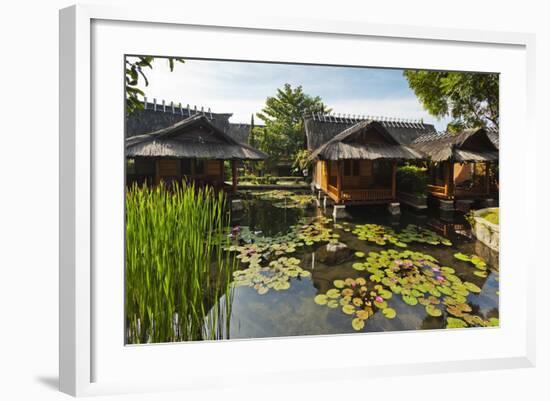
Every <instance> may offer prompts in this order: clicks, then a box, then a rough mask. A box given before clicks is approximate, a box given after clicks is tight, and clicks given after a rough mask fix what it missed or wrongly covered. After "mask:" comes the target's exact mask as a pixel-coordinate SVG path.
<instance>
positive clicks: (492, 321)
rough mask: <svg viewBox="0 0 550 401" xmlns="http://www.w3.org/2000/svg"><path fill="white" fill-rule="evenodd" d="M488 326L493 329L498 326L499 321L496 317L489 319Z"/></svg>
mask: <svg viewBox="0 0 550 401" xmlns="http://www.w3.org/2000/svg"><path fill="white" fill-rule="evenodd" d="M489 325H490V326H493V327H496V326H500V321H499V319H498V318H497V317H492V318H490V319H489Z"/></svg>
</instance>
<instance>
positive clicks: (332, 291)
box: [327, 288, 340, 298]
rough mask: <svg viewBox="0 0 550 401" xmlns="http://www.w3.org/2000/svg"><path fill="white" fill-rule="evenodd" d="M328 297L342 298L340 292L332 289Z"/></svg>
mask: <svg viewBox="0 0 550 401" xmlns="http://www.w3.org/2000/svg"><path fill="white" fill-rule="evenodd" d="M327 297H329V298H338V297H340V290H339V289H337V288H332V289H330V290H328V291H327Z"/></svg>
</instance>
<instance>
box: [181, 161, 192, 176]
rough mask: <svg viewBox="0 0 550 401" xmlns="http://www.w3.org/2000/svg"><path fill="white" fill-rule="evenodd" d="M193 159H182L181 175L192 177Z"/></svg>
mask: <svg viewBox="0 0 550 401" xmlns="http://www.w3.org/2000/svg"><path fill="white" fill-rule="evenodd" d="M191 173H192V171H191V159H181V175H191Z"/></svg>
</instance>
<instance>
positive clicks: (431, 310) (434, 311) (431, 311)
mask: <svg viewBox="0 0 550 401" xmlns="http://www.w3.org/2000/svg"><path fill="white" fill-rule="evenodd" d="M426 313H427V314H428V315H430V316H433V317H439V316H441V315H442V314H443V312H441V309H439V308H438V307H436V306H434V305H431V304H430V305H426Z"/></svg>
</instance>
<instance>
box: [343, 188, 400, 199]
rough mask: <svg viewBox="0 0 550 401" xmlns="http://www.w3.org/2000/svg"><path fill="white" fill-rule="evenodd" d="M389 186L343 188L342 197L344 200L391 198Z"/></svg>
mask: <svg viewBox="0 0 550 401" xmlns="http://www.w3.org/2000/svg"><path fill="white" fill-rule="evenodd" d="M392 198H393V196H392V189H391V188H380V189H344V190H343V191H342V199H343V200H344V201H377V200H389V199H392Z"/></svg>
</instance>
